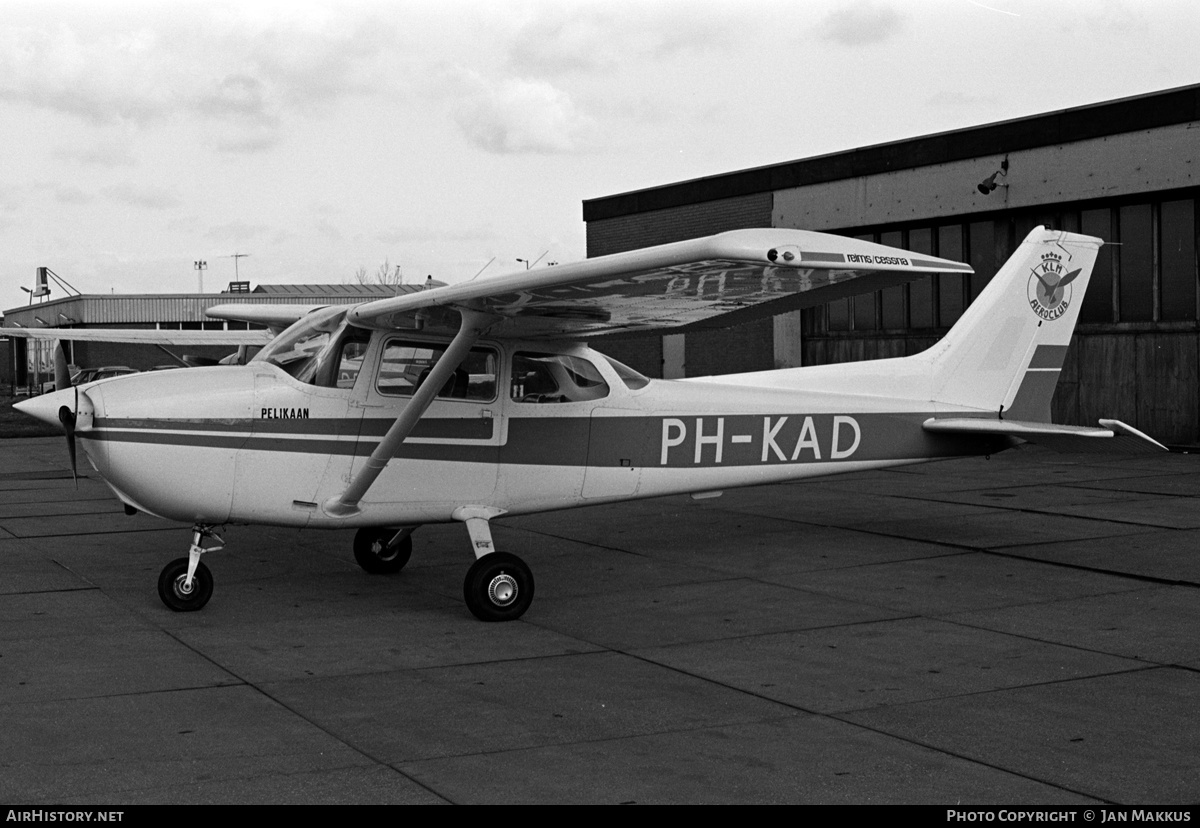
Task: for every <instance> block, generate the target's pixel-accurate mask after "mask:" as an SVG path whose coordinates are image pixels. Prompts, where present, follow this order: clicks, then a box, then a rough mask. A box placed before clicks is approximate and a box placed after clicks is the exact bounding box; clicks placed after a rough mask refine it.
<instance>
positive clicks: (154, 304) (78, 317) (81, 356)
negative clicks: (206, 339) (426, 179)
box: [0, 282, 419, 391]
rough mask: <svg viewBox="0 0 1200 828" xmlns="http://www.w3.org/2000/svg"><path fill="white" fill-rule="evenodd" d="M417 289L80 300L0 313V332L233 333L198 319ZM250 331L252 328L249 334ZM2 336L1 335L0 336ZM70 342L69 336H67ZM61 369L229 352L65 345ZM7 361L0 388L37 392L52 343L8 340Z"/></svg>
mask: <svg viewBox="0 0 1200 828" xmlns="http://www.w3.org/2000/svg"><path fill="white" fill-rule="evenodd" d="M418 287H419V286H417V285H359V284H353V285H259V286H258V287H256V288H254V289H253V290H250V284H249V282H232V283H230V288H229V290H227V291H225V292H223V293H164V294H112V295H106V294H83V295H79V296H66V297H63V298H60V299H52V300H49V301H43V302H37V303H32V304H29V305H22V306H20V307H16V308H10V309H8V310H6V311H5V312H4V317H3V320H4V326H5V327H9V328H12V327H25V328H121V329H136V328H143V329H145V328H149V329H155V328H158V329H164V330H237V329H243V330H244V329H246V328H247V327H250V326H248V325H247V324H246V323H245V322H225V321H222V320H214V319H209V318H208V317H207V316H205V315H204V311H205V310H207V309H208V308H210V307H212V306H213V305H226V304H262V303H264V302H271V303H275V304H300V305H309V304H311V305H327V304H354V303H358V302H366V301H369V300H371V299H381V298H384V297H387V296H394V295H396V294H397V293H399V292H404V291H409V290H417V289H418ZM256 327H257V326H256ZM0 333H2V331H0ZM68 336H69V334H68ZM63 346H64V348H66V349H67V361H68V362H70V363H72V364H75V365H79V366H81V367H89V368H99V367H101V366H108V365H124V366H128V367H130V368H135V369H137V370H139V371H144V370H149V369H150V368H152V367H154V366H156V365H180V364H181V362H180V358H181V357H183V356H185V355H186V356H188V357H193V356H197V357H201V358H209V359H219V358H221V357H224V356H227V355H228V354H229V353H230V352H231V351H233V350H236V348H232V347H229V346H212V345H204V346H189V347H186V348H178V349H170V350H168V349H165V348H163V349H159V348H158V347H156V346H151V345H134V344H129V343H121V342H73V343H71V342H69V340H66V338H65V337H64V342H63ZM8 347H9V351H10V354H9V356H8V358H7V359H6V360H4V363H3V364H2V365H0V370H2V371H4V375H0V383H3V384H4V385H8V386H10V387H12V388H13V390H14V391H15V390H16V389H20V388H25V389H28V388H29V387H30V385H34V386H36V385H37V384H38V382H39V381H40V380H46V379H53V378H54V356H53V347H54V343H53V342H52V341H49V342H48V341H44V340H43V341H40V342H38V341H34V340H27V339H22V338H17V337H13V338H11V339H9V340H8Z"/></svg>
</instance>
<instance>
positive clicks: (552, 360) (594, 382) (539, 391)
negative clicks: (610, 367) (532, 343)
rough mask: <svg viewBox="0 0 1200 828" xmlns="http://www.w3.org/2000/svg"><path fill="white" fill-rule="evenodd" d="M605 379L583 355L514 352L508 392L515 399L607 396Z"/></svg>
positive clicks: (564, 399)
mask: <svg viewBox="0 0 1200 828" xmlns="http://www.w3.org/2000/svg"><path fill="white" fill-rule="evenodd" d="M608 391H609V389H608V383H606V382H605V381H604V377H602V376H601V375H600V372H599V371H597V370H596V366H595V365H592V363H590V362H588V361H587V360H586V359H583V358H582V357H577V356H570V355H568V354H539V353H534V352H532V351H518V352H517V353H515V354H513V369H512V383H511V387H510V395H511V397H512V399H513V400H514V401H515V402H522V403H564V402H584V401H586V400H599V399H602V398H604V397H607V396H608Z"/></svg>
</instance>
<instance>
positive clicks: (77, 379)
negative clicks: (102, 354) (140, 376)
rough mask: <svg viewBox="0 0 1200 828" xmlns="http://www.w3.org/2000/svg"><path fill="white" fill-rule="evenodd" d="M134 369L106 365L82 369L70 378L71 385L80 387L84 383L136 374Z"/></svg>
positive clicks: (124, 366) (125, 366)
mask: <svg viewBox="0 0 1200 828" xmlns="http://www.w3.org/2000/svg"><path fill="white" fill-rule="evenodd" d="M136 373H138V371H137V369H136V368H130V367H129V366H127V365H106V366H104V367H103V368H84V369H83V370H82V371H80V372H79V373H78V374H76V375H75V376H73V377H71V385H82V384H83V383H85V382H95V381H96V380H102V379H108V378H109V377H119V376H121V375H122V374H136Z"/></svg>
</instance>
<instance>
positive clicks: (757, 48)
mask: <svg viewBox="0 0 1200 828" xmlns="http://www.w3.org/2000/svg"><path fill="white" fill-rule="evenodd" d="M1198 44H1200V11H1197V10H1196V8H1195V5H1194V3H1193V2H1192V0H844V1H843V2H833V0H789V1H788V2H776V1H775V0H690V1H689V2H668V0H641V1H640V2H628V1H627V0H603V2H582V1H581V0H574V1H573V0H529V1H528V2H526V1H524V0H491V1H490V2H479V0H473V1H472V2H465V1H464V2H455V0H439V2H436V3H435V2H415V1H414V2H401V1H400V0H393V1H392V2H382V0H380V1H379V2H345V0H341V1H339V2H314V3H306V2H303V1H302V0H300V1H298V2H288V3H254V2H234V3H221V2H197V3H186V2H169V3H168V2H159V3H152V2H142V3H134V2H97V1H96V0H93V1H92V2H74V3H70V2H53V1H52V0H33V1H32V2H20V0H0V147H2V152H0V307H14V306H17V305H22V304H24V303H25V302H26V301H27V298H28V297H27V296H26V294H24V293H22V292H21V290H20V287H21V286H22V285H25V286H30V285H32V282H33V276H34V269H35V267H37V266H38V265H46V266H49V267H50V268H51V269H52V270H54V271H55V272H56V273H58V274H59V275H61V276H63V277H64V278H66V279H67V280H68V281H69V282H71V283H72V284H73V285H74V286H75V287H76V288H78V289H79V290H80V291H82V292H84V293H108V292H110V291H114V290H115V291H116V292H150V291H158V292H171V293H175V292H190V291H194V290H195V289H196V284H197V280H196V273H195V271H194V270H193V262H194V261H195V260H197V259H204V260H206V261H207V262H208V267H209V269H208V271H207V272H206V274H205V288H206V290H210V291H212V290H218V289H220V288H222V287H224V286H225V284H226V283H227V282H229V281H230V280H231V279H233V278H234V272H235V264H234V263H235V259H233V258H231V256H232V254H234V253H244V254H247V255H246V257H245V258H241V259H239V260H237V268H238V271H239V273H240V276H241V278H243V279H249V280H251V281H252V282H254V283H268V282H297V283H325V282H349V281H353V280H354V278H355V272H356V271H357V270H358V269H359V268H365V269H367V270H368V271H371V272H374V271H375V270H377V269H378V268H379V266H380V265H381V264H382V263H383V262H384V261H385V260H387V261H388V262H389V263H390V264H392V265H396V264H399V265H400V266H401V267H402V269H403V274H404V276H405V278H406V279H407V280H409V281H420V280H423V279H424V277H425V276H426V275H427V274H433V275H434V276H435V277H436V278H439V279H443V280H445V281H450V282H453V281H461V280H464V279H468V278H470V277H472V276H473V275H474V274H475V273H476V272H477V271H479V270H480V268H483V267H484V266H485V265H486V264H487V263H488V262H489V260H492V259H493V257H494V259H495V261H494V262H493V263H492V264H491V265H490V266H489V267H488V269H487V270H486V274H487V275H496V274H500V273H505V272H511V271H512V270H514V269H517V268H521V267H523V265H521V264H519V263H517V262H516V259H518V258H529V259H532V258H535V257H537V256H538V255H540V254H542V253H543V251H546V255H545V258H544V259H543V262H545V261H559V262H566V261H572V260H575V259H580V258H583V257H584V255H585V228H584V224H583V220H582V212H581V202H582V201H583V200H584V199H587V198H596V197H600V196H605V195H612V194H615V193H620V192H626V191H629V190H635V189H641V188H644V187H650V186H654V185H657V184H663V183H669V182H673V181H680V180H684V179H689V178H697V177H701V176H706V175H713V174H716V173H721V172H726V171H730V170H737V169H743V168H747V167H754V166H760V165H764V164H772V163H777V162H782V161H789V160H793V159H797V158H805V157H810V156H813V155H819V154H822V153H828V152H836V151H839V150H845V149H851V148H854V147H858V146H864V145H868V144H874V143H881V142H886V141H893V140H899V139H903V138H909V137H913V136H917V135H923V134H928V133H932V132H939V131H943V130H948V129H958V128H961V127H967V126H972V125H977V124H982V123H989V122H992V121H999V120H1005V119H1008V118H1015V117H1020V116H1024V115H1031V114H1036V113H1039V112H1046V111H1050V110H1055V109H1062V108H1065V107H1070V106H1077V105H1081V104H1087V103H1094V102H1098V101H1104V100H1110V99H1113V98H1118V97H1123V96H1128V95H1138V94H1142V93H1146V92H1151V91H1156V90H1161V89H1167V88H1171V87H1175V86H1182V85H1185V84H1191V83H1196V82H1200V45H1198ZM56 295H60V294H56Z"/></svg>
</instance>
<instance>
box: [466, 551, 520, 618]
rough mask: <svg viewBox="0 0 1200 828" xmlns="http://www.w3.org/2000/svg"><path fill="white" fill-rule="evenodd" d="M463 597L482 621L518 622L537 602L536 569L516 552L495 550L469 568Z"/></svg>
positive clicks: (469, 607) (472, 611)
mask: <svg viewBox="0 0 1200 828" xmlns="http://www.w3.org/2000/svg"><path fill="white" fill-rule="evenodd" d="M463 598H464V599H465V600H466V602H467V608H468V609H470V610H471V613H472V614H473V615H474V616H475V617H476V618H478V619H479V620H480V621H516V620H517V619H518V618H520V617H521V616H522V615H524V614H525V610H527V609H529V605H530V604H531V603H533V572H531V571H530V569H529V567H528V566H526V565H525V562H524V561H523V560H521V559H520V558H518V557H517V556H516V555H510V554H509V553H507V552H492V553H491V554H489V555H484V556H483V557H482V558H480V559H479V560H477V561H475V563H473V564H472V565H471V568H470V569H469V570H467V577H466V579H465V580H464V581H463Z"/></svg>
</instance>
